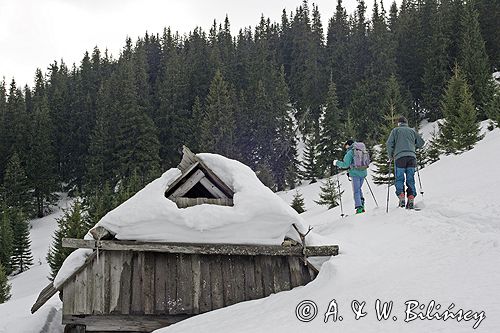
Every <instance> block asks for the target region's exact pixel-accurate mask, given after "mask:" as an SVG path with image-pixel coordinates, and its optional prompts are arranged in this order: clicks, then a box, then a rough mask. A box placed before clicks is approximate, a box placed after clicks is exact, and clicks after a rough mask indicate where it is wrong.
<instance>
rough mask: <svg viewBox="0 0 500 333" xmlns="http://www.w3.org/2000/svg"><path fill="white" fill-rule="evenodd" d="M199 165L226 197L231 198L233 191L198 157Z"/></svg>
mask: <svg viewBox="0 0 500 333" xmlns="http://www.w3.org/2000/svg"><path fill="white" fill-rule="evenodd" d="M198 161H199V163H200V166H201V167H202V168H203V170H205V171H206V173H207V178H208V179H210V180H211V181H212V182H213V183H214V184H215V186H217V187H218V188H219V189H220V190H221V191H222V192H224V194H225V195H226V196H227V197H228V198H231V199H232V198H233V196H234V192H233V190H232V189H231V188H229V186H227V185H226V184H225V183H224V182H223V181H222V180H221V179H220V178H219V177H218V176H217V175H216V174H215V173H214V172H213V171H212V170H211V169H210V168H209V167H208V166H207V165H206V164H205V163H203V162H202V161H201V160H200V159H198Z"/></svg>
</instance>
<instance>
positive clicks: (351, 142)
mask: <svg viewBox="0 0 500 333" xmlns="http://www.w3.org/2000/svg"><path fill="white" fill-rule="evenodd" d="M353 143H354V140H352V139H349V140H347V141H346V143H345V145H344V146H349V147H350V146H352V144H353Z"/></svg>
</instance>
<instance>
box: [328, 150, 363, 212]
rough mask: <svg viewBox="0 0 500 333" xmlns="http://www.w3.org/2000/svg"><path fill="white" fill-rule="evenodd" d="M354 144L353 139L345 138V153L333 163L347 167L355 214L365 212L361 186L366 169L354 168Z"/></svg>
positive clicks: (342, 167)
mask: <svg viewBox="0 0 500 333" xmlns="http://www.w3.org/2000/svg"><path fill="white" fill-rule="evenodd" d="M353 145H354V140H347V142H346V143H345V145H344V148H345V149H346V153H345V155H344V160H343V161H339V160H334V161H333V165H335V166H337V167H339V168H341V169H349V175H350V177H351V178H352V191H353V195H354V208H355V209H356V214H360V213H364V212H365V198H364V197H363V191H362V190H361V187H362V186H363V182H364V180H365V178H366V175H367V171H366V168H363V169H361V168H359V169H358V168H354V167H352V164H353V162H354V153H353V151H352V149H353Z"/></svg>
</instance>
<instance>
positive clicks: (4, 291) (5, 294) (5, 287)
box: [0, 263, 11, 304]
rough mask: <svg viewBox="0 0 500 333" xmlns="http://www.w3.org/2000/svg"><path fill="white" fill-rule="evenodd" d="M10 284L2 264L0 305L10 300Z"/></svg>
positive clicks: (0, 272) (0, 264)
mask: <svg viewBox="0 0 500 333" xmlns="http://www.w3.org/2000/svg"><path fill="white" fill-rule="evenodd" d="M10 288H11V286H10V284H9V280H8V279H7V274H6V272H5V269H4V267H3V265H2V263H0V304H2V303H5V302H7V301H8V300H9V299H10V296H11V295H10Z"/></svg>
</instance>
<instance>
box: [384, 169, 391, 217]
mask: <svg viewBox="0 0 500 333" xmlns="http://www.w3.org/2000/svg"><path fill="white" fill-rule="evenodd" d="M387 169H388V170H389V171H388V172H387V206H386V207H385V212H386V213H389V188H390V187H391V160H389V161H388V162H387Z"/></svg>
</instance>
